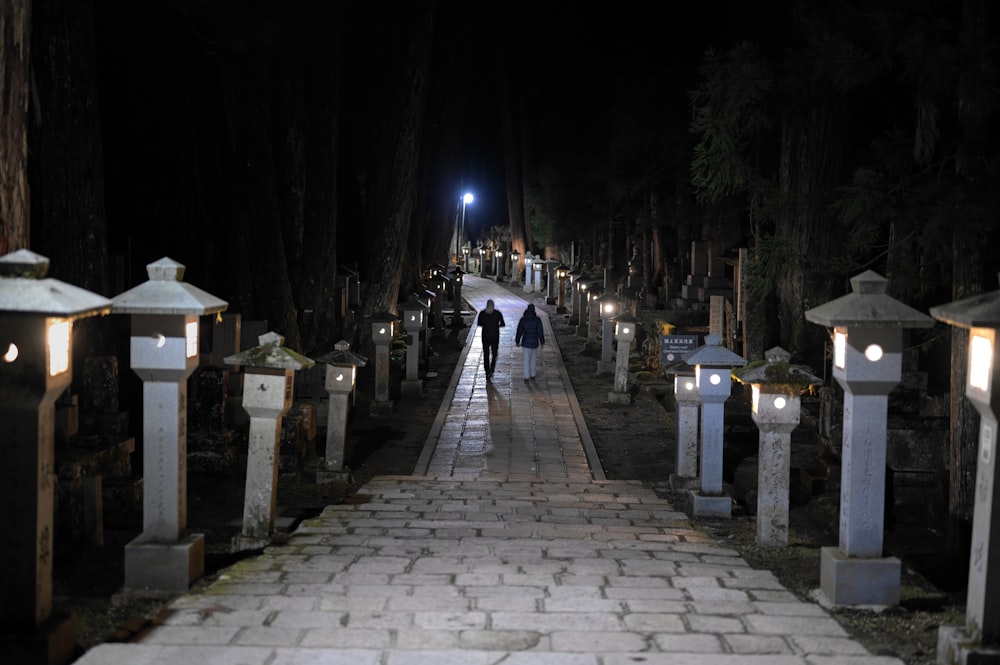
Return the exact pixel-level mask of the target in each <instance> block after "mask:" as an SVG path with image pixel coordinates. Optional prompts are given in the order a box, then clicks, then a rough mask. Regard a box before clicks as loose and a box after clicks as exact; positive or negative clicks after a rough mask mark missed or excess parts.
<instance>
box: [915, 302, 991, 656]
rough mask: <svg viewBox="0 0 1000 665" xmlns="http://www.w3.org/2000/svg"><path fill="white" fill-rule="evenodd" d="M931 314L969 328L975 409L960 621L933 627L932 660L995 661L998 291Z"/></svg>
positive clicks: (968, 384) (969, 387)
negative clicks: (970, 507) (967, 551)
mask: <svg viewBox="0 0 1000 665" xmlns="http://www.w3.org/2000/svg"><path fill="white" fill-rule="evenodd" d="M930 311H931V315H932V316H933V317H934V318H935V319H938V320H939V321H944V322H945V323H948V324H950V325H952V326H956V327H958V328H966V329H968V331H969V349H968V365H967V367H966V380H965V396H966V397H967V398H968V399H969V401H970V402H972V405H973V406H974V407H975V409H976V411H978V412H979V418H980V420H979V449H978V451H977V456H976V459H977V462H976V488H977V491H976V495H975V498H974V504H973V513H972V543H971V548H970V551H971V559H970V562H969V583H968V586H967V587H966V589H967V593H966V599H965V626H964V627H958V626H942V627H941V628H939V629H938V649H937V654H938V660H937V662H938V663H947V664H948V665H951V664H953V663H954V664H958V663H973V662H976V663H980V662H981V663H996V662H1000V595H998V592H1000V589H998V588H997V585H998V584H1000V544H998V543H996V542H995V541H994V540H993V538H994V536H996V535H998V534H1000V528H998V524H997V520H1000V492H997V480H998V478H997V414H998V413H1000V369H998V367H997V356H996V351H997V341H998V337H1000V335H998V334H997V331H998V330H1000V291H993V292H990V293H983V294H980V295H976V296H973V297H971V298H966V299H964V300H959V301H956V302H952V303H949V304H947V305H938V306H937V307H931V310H930Z"/></svg>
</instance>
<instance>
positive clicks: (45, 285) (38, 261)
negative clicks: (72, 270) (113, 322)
mask: <svg viewBox="0 0 1000 665" xmlns="http://www.w3.org/2000/svg"><path fill="white" fill-rule="evenodd" d="M48 271H49V260H48V258H46V257H44V256H42V255H41V254H36V253H35V252H32V251H31V250H27V249H19V250H17V251H15V252H11V253H10V254H7V255H6V256H2V257H0V311H3V312H22V313H24V314H38V315H42V316H66V317H73V318H77V319H79V318H83V317H87V316H94V315H104V314H107V313H108V312H110V311H111V301H110V300H108V299H107V298H105V297H103V296H99V295H97V294H96V293H91V292H90V291H87V290H86V289H81V288H80V287H78V286H73V285H71V284H66V283H65V282H61V281H59V280H58V279H53V278H51V277H45V275H47V274H48Z"/></svg>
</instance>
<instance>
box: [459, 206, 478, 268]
mask: <svg viewBox="0 0 1000 665" xmlns="http://www.w3.org/2000/svg"><path fill="white" fill-rule="evenodd" d="M473 199H474V197H473V196H472V194H471V193H469V192H466V193H465V194H463V195H462V219H461V224H460V226H459V228H458V233H457V234H455V265H458V257H459V254H460V252H461V250H460V248H461V247H462V242H463V240H464V239H465V206H467V205H469V204H470V203H472V201H473Z"/></svg>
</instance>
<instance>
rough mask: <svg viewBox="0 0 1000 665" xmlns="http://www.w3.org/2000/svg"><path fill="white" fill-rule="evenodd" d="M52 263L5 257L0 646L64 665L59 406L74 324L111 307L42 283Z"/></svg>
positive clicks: (66, 615)
mask: <svg viewBox="0 0 1000 665" xmlns="http://www.w3.org/2000/svg"><path fill="white" fill-rule="evenodd" d="M48 268H49V260H48V259H47V258H46V257H44V256H41V255H39V254H36V253H34V252H32V251H29V250H27V249H20V250H17V251H15V252H12V253H10V254H7V255H6V256H3V257H0V423H2V424H3V425H2V426H3V434H2V435H0V440H2V441H3V442H4V443H5V444H6V445H5V446H4V454H5V455H6V457H5V458H4V464H3V465H2V470H0V499H2V501H3V506H5V508H6V509H7V523H6V526H5V527H4V537H3V546H2V547H0V597H2V598H3V599H4V601H3V604H2V606H0V644H2V645H3V654H4V658H5V659H11V662H16V663H21V662H24V663H68V662H70V661H71V660H72V658H73V649H74V647H75V644H76V626H77V623H76V616H75V615H74V614H72V613H71V612H65V611H57V612H54V611H53V607H52V556H53V530H54V521H55V487H56V474H55V436H54V432H55V423H54V420H55V401H56V399H57V398H58V397H59V395H60V394H62V393H63V392H64V391H65V390H66V389H67V388H69V386H70V384H71V383H72V379H73V348H72V342H73V334H72V333H73V321H74V320H76V319H82V318H86V317H89V316H96V315H104V314H107V313H108V312H109V311H110V309H111V301H110V300H108V299H107V298H103V297H101V296H99V295H97V294H95V293H91V292H90V291H86V290H84V289H81V288H78V287H75V286H72V285H70V284H66V283H65V282H60V281H59V280H57V279H52V278H46V277H45V275H46V274H47V272H48Z"/></svg>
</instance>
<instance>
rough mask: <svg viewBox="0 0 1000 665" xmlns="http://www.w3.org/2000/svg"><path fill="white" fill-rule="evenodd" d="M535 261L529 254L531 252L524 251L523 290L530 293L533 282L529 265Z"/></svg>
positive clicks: (533, 287)
mask: <svg viewBox="0 0 1000 665" xmlns="http://www.w3.org/2000/svg"><path fill="white" fill-rule="evenodd" d="M534 263H535V257H534V256H532V255H531V252H525V254H524V292H525V293H531V292H532V291H534V290H535V286H534V283H533V282H532V281H531V278H532V276H533V273H532V271H531V267H532V266H533V265H534Z"/></svg>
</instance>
